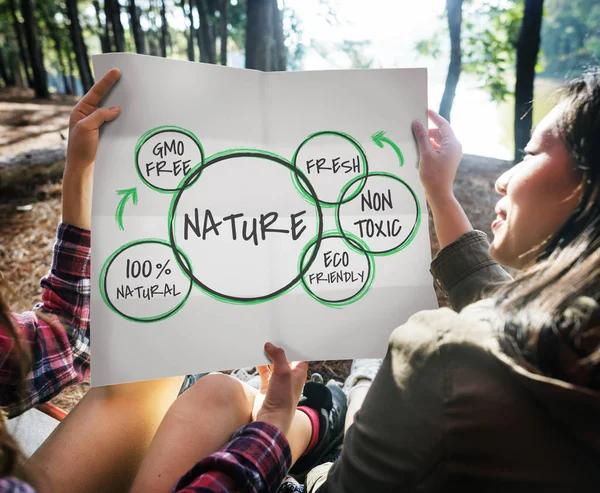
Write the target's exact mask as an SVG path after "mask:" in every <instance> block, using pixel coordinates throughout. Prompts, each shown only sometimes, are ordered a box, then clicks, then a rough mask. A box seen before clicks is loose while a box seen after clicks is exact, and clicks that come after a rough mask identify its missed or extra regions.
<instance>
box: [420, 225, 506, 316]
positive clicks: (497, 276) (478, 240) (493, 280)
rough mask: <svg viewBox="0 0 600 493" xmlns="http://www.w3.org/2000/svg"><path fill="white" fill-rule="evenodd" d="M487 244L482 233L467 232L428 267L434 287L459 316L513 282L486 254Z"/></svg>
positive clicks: (443, 250)
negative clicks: (441, 292)
mask: <svg viewBox="0 0 600 493" xmlns="http://www.w3.org/2000/svg"><path fill="white" fill-rule="evenodd" d="M489 248H490V244H489V243H488V241H487V236H486V234H485V233H483V232H482V231H470V232H469V233H465V234H464V235H462V236H461V237H460V238H458V239H457V240H456V241H454V242H453V243H451V244H450V245H448V246H447V247H446V248H444V249H442V251H440V252H439V253H438V255H437V256H436V258H435V259H434V260H433V262H432V263H431V273H432V275H433V277H434V279H435V282H436V283H437V285H438V286H439V287H440V288H442V289H443V290H444V292H445V293H446V294H447V296H448V297H449V298H450V303H451V304H452V307H453V308H454V309H455V310H456V311H457V312H460V311H461V310H462V309H463V308H464V307H465V306H467V305H470V304H471V303H474V302H476V301H479V300H480V299H482V298H485V297H486V296H487V294H486V293H487V292H489V291H491V290H492V289H493V288H495V287H498V286H500V285H502V284H506V283H508V282H511V281H512V277H511V276H510V275H509V274H508V272H506V271H505V270H504V269H503V268H502V267H501V266H500V264H498V262H496V261H495V260H494V259H493V258H492V257H491V256H490V253H489Z"/></svg>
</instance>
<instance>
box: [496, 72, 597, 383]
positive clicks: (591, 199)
mask: <svg viewBox="0 0 600 493" xmlns="http://www.w3.org/2000/svg"><path fill="white" fill-rule="evenodd" d="M561 101H562V102H564V103H565V104H564V108H565V110H564V112H563V115H562V118H560V121H559V132H560V136H561V138H562V140H563V142H564V144H565V146H566V148H567V150H568V151H569V154H570V156H571V161H572V164H573V166H574V167H575V168H576V169H577V170H578V171H579V173H580V175H581V182H580V185H579V187H580V190H579V191H580V192H581V200H580V202H579V204H578V206H577V207H576V208H575V210H574V211H573V213H572V214H571V215H570V217H569V218H568V219H567V220H566V222H565V223H564V224H563V225H562V227H561V228H559V230H558V231H557V232H556V233H554V234H553V235H552V236H551V237H550V238H548V239H547V240H546V241H545V242H544V243H543V244H542V245H541V253H540V254H539V255H538V257H537V259H536V261H535V263H534V264H533V265H532V266H530V267H528V268H527V269H525V270H524V271H523V272H522V273H521V274H520V275H519V276H517V278H516V279H515V282H514V283H511V284H510V285H507V286H503V287H502V288H500V289H499V290H498V291H497V292H496V293H495V300H496V308H497V309H498V310H499V311H500V312H501V313H502V316H503V318H504V321H505V325H504V333H503V337H502V338H501V339H503V340H502V343H503V346H504V347H505V348H511V349H512V353H513V356H514V355H516V356H518V357H519V358H523V359H524V360H525V361H527V362H528V363H530V364H532V365H533V366H534V367H536V368H537V369H539V370H541V372H542V373H544V374H547V375H549V376H552V377H556V378H561V379H564V380H568V377H567V376H566V374H565V370H564V368H563V365H562V364H561V361H560V356H559V351H560V350H561V348H565V347H566V348H568V349H569V350H570V352H571V353H573V354H575V355H576V360H577V366H578V371H581V372H582V373H583V374H584V375H585V385H586V386H588V387H590V388H594V389H600V316H599V315H600V310H599V305H598V302H599V300H600V284H599V283H600V70H599V69H598V68H595V69H593V70H588V71H587V72H585V73H584V74H583V75H582V76H581V77H579V78H577V79H575V80H572V81H571V82H569V83H568V84H567V85H566V86H565V87H564V88H563V90H562V91H561Z"/></svg>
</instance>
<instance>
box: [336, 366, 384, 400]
mask: <svg viewBox="0 0 600 493" xmlns="http://www.w3.org/2000/svg"><path fill="white" fill-rule="evenodd" d="M382 363H383V360H381V359H355V360H354V361H353V362H352V366H351V367H350V375H349V376H348V378H347V379H346V382H344V393H345V394H346V397H347V398H348V400H350V395H351V393H352V391H353V390H354V389H355V388H358V387H370V386H371V383H372V382H373V380H375V376H376V375H377V372H378V371H379V369H380V368H381V364H382Z"/></svg>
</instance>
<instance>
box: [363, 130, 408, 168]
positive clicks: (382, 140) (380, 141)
mask: <svg viewBox="0 0 600 493" xmlns="http://www.w3.org/2000/svg"><path fill="white" fill-rule="evenodd" d="M384 135H385V130H381V131H380V132H377V133H374V134H373V135H371V139H373V142H375V144H377V146H378V147H381V148H382V149H383V145H384V144H388V145H389V146H390V147H391V148H392V149H394V152H395V153H396V155H397V156H398V161H400V166H402V165H404V155H403V154H402V151H401V150H400V148H399V147H398V146H397V145H396V144H395V143H394V142H393V141H391V140H390V139H388V138H387V137H384Z"/></svg>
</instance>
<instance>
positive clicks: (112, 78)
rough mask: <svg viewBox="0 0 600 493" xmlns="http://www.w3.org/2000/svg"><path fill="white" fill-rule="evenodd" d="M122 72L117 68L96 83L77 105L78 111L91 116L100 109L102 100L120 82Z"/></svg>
mask: <svg viewBox="0 0 600 493" xmlns="http://www.w3.org/2000/svg"><path fill="white" fill-rule="evenodd" d="M120 76H121V71H120V70H119V69H117V68H113V69H112V70H109V71H108V72H107V73H106V74H104V77H102V78H101V79H100V80H99V81H98V82H96V83H95V84H94V85H93V86H92V88H91V89H90V90H89V91H88V92H87V94H86V95H85V96H83V98H81V100H80V101H79V103H77V104H76V105H75V109H74V110H76V111H81V112H82V113H83V114H85V115H89V114H90V113H92V112H93V111H94V109H95V108H97V107H98V105H99V104H100V101H102V98H103V97H104V96H106V93H108V91H109V90H110V88H111V87H112V86H113V85H114V84H115V82H117V80H119V77H120Z"/></svg>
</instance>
